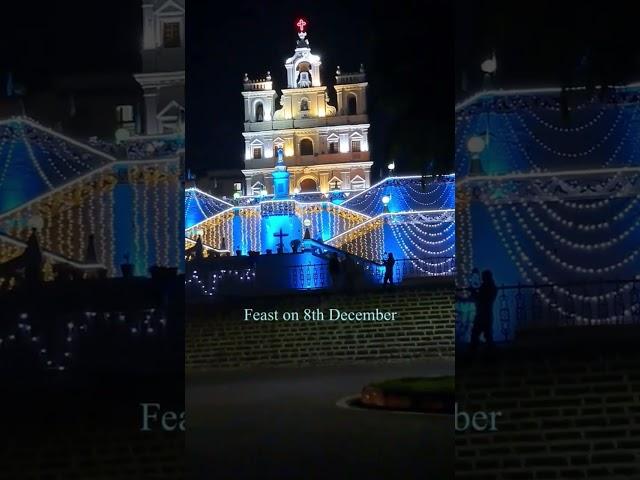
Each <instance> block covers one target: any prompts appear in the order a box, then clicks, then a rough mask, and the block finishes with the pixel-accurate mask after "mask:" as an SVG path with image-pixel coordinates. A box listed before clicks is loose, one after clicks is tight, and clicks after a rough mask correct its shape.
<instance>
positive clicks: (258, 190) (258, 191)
mask: <svg viewBox="0 0 640 480" xmlns="http://www.w3.org/2000/svg"><path fill="white" fill-rule="evenodd" d="M263 190H264V185H263V184H261V183H260V182H256V183H254V184H253V187H251V193H252V194H253V195H262V191H263Z"/></svg>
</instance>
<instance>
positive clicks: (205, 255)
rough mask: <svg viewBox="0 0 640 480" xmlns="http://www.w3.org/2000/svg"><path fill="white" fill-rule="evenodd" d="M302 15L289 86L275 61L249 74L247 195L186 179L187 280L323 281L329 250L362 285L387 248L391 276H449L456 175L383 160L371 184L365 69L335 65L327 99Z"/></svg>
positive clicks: (299, 285) (209, 285)
mask: <svg viewBox="0 0 640 480" xmlns="http://www.w3.org/2000/svg"><path fill="white" fill-rule="evenodd" d="M296 25H297V27H298V32H297V36H298V40H297V44H296V48H295V51H294V54H293V56H291V57H290V58H288V59H287V60H286V61H285V69H286V72H287V88H283V89H282V94H281V95H280V96H278V94H277V93H276V91H275V90H274V86H273V82H272V78H271V76H270V73H269V72H267V75H266V77H265V78H264V79H261V80H250V79H249V78H248V76H247V75H245V78H244V84H243V85H244V89H243V91H242V96H243V99H244V115H245V122H244V132H243V136H244V141H245V160H244V165H245V168H244V169H243V170H242V173H243V174H244V176H245V182H246V184H245V186H244V187H245V188H244V190H245V192H244V193H245V194H244V195H243V192H242V190H243V188H242V187H243V186H242V184H241V183H236V185H235V188H234V190H235V191H234V192H233V196H232V197H231V196H228V197H227V196H225V197H223V198H218V197H216V196H213V195H211V194H209V193H206V192H204V191H202V190H200V189H198V188H196V187H193V188H188V189H187V190H186V194H185V228H186V229H185V246H186V257H187V260H188V261H189V263H188V265H187V269H186V270H187V272H186V275H187V287H188V291H190V292H192V293H194V294H195V295H198V294H200V295H202V294H203V295H215V293H216V292H220V291H221V289H223V288H225V287H223V285H226V286H227V287H226V288H231V290H232V291H233V292H234V293H237V292H247V293H254V294H255V293H257V292H258V291H259V290H260V289H261V288H267V289H271V290H272V289H279V290H282V291H286V290H291V289H293V290H307V289H315V288H326V287H328V286H330V285H331V282H332V281H333V280H332V279H331V278H330V275H329V271H328V263H329V261H330V260H331V259H332V258H334V259H335V258H339V259H342V260H343V261H346V262H347V263H348V262H354V263H355V264H356V265H358V268H359V269H360V270H361V272H362V273H363V275H364V276H365V277H366V279H364V280H363V282H364V283H365V284H376V283H378V284H379V283H382V281H383V278H382V277H383V275H384V267H383V264H382V262H383V261H384V259H386V258H388V257H389V256H390V255H391V256H392V257H393V258H395V259H396V264H395V265H396V267H395V269H396V270H395V273H394V275H395V277H394V278H395V280H396V281H402V280H405V279H406V280H408V279H410V278H415V277H425V276H436V275H444V276H450V275H453V273H454V271H455V235H456V232H455V215H454V197H455V176H454V175H443V176H437V177H433V176H426V175H424V176H420V175H407V176H395V175H394V174H393V173H394V172H393V162H386V163H389V175H388V176H387V177H386V178H383V179H382V180H381V181H379V182H377V183H374V184H371V166H372V164H373V162H372V161H371V159H370V158H369V138H368V133H369V123H368V117H367V108H366V88H367V82H366V78H365V72H364V68H362V67H361V68H360V71H359V72H356V73H342V72H341V71H340V69H339V67H338V71H337V72H336V84H335V90H336V94H337V105H335V106H334V105H331V104H330V102H329V100H328V98H329V95H328V93H327V86H326V85H323V83H322V77H321V70H320V66H321V61H320V57H319V56H317V55H315V54H313V53H312V52H311V47H310V44H309V39H308V38H307V32H306V31H305V26H306V22H305V20H303V19H300V20H298V22H297V24H296ZM425 160H426V159H425ZM229 195H230V193H229ZM193 260H196V261H195V262H192V261H193ZM276 272H281V273H280V274H277V275H276V274H275V273H276ZM230 275H232V276H233V278H231V279H228V278H227V277H229V276H230ZM236 282H241V284H238V285H236ZM242 282H244V283H242ZM247 282H251V284H252V285H251V288H240V287H246V286H247ZM229 285H232V287H229ZM190 287H191V290H189V288H190Z"/></svg>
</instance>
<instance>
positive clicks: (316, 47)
mask: <svg viewBox="0 0 640 480" xmlns="http://www.w3.org/2000/svg"><path fill="white" fill-rule="evenodd" d="M449 3H450V2H447V1H444V0H442V1H430V2H427V3H426V5H427V6H428V12H425V11H424V6H425V2H417V1H416V2H380V3H379V4H378V3H375V2H373V3H372V2H362V1H357V2H354V1H323V2H300V1H277V2H276V1H259V2H248V1H236V2H225V3H218V2H215V3H214V2H199V3H195V2H194V3H191V4H190V5H189V9H188V10H187V23H188V27H187V70H188V75H187V116H188V123H189V133H188V135H187V142H188V145H187V149H188V152H189V154H188V160H187V163H188V168H190V169H191V170H192V171H194V172H196V173H197V172H198V171H201V170H206V169H233V168H236V169H239V168H242V167H243V156H244V142H243V138H242V131H243V121H244V111H243V100H242V96H241V93H240V92H241V91H242V78H243V75H244V73H245V72H247V73H248V74H249V77H250V78H252V79H254V78H264V76H265V75H266V72H267V70H270V71H271V75H272V77H273V81H274V86H275V88H276V90H278V89H280V88H282V87H286V81H285V80H286V76H285V73H286V72H285V68H284V61H285V59H286V58H287V57H289V56H291V55H292V54H293V51H294V49H295V44H296V40H297V36H296V28H295V22H296V19H297V18H299V17H303V18H305V19H306V20H307V22H308V25H307V28H306V30H307V31H308V32H309V34H308V37H307V38H308V39H309V42H310V46H311V50H312V52H314V53H316V54H318V55H320V57H321V60H322V66H321V78H322V82H323V84H328V85H329V86H331V85H333V82H334V75H335V70H336V66H337V65H340V67H341V69H342V71H343V72H346V71H357V70H358V68H359V65H360V63H364V64H365V69H366V71H367V80H368V82H369V87H368V110H369V121H370V123H371V129H370V132H369V141H370V151H371V158H372V160H373V161H374V167H373V170H372V172H373V174H374V175H375V176H377V175H378V172H379V170H380V168H381V167H382V166H384V165H386V164H387V163H388V161H389V160H390V159H392V158H393V159H395V160H396V165H397V170H398V172H416V173H418V172H421V171H423V170H424V169H425V167H426V166H427V165H428V163H429V162H433V163H434V165H436V166H438V167H439V170H438V171H443V172H449V171H451V170H452V166H453V165H452V155H451V154H450V152H451V148H452V147H451V145H452V141H453V108H452V105H453V102H454V92H453V40H452V39H453V31H452V27H453V11H452V9H451V7H450V6H449ZM421 6H422V8H421ZM426 13H428V14H426ZM331 90H332V89H331V88H330V89H329V93H330V98H331V97H332V91H331ZM333 97H335V95H333ZM331 103H332V104H333V105H336V103H335V99H334V100H333V101H332V102H331Z"/></svg>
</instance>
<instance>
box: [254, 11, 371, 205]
mask: <svg viewBox="0 0 640 480" xmlns="http://www.w3.org/2000/svg"><path fill="white" fill-rule="evenodd" d="M297 26H298V30H299V32H298V41H297V45H296V49H295V52H294V54H293V56H291V57H290V58H288V59H287V60H286V62H285V68H286V71H287V88H283V89H282V94H281V95H280V96H279V95H278V94H277V92H276V90H275V89H274V85H273V82H272V79H271V75H270V73H269V72H267V76H266V77H265V78H264V79H260V80H250V79H249V77H248V76H247V75H246V74H245V78H244V91H243V92H242V96H243V98H244V117H245V123H244V133H243V136H244V141H245V158H244V164H245V168H244V170H243V171H242V172H243V174H244V175H245V178H246V187H245V188H246V194H247V195H261V194H264V192H265V191H266V193H267V194H272V193H273V192H274V182H273V172H274V167H275V162H276V158H277V152H278V149H282V151H283V156H284V165H285V166H286V170H287V171H288V173H289V178H288V181H289V190H290V191H291V192H324V193H326V192H328V191H330V190H364V189H366V188H368V187H369V185H370V170H371V165H372V162H371V161H370V160H369V143H368V130H369V123H368V116H367V99H366V87H367V82H366V78H365V72H364V68H363V67H362V66H361V68H360V71H359V72H357V73H343V72H341V71H340V68H339V67H338V70H337V71H336V77H335V78H336V85H335V90H336V93H337V106H333V105H330V104H329V96H328V93H327V86H326V85H323V83H322V79H321V73H320V67H321V61H320V57H319V56H317V55H315V54H313V53H312V52H311V48H310V46H309V40H308V39H307V32H306V31H304V28H305V26H306V22H305V21H304V20H302V19H300V20H299V21H298V23H297ZM276 176H277V175H276Z"/></svg>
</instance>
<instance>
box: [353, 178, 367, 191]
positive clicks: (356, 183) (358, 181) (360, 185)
mask: <svg viewBox="0 0 640 480" xmlns="http://www.w3.org/2000/svg"><path fill="white" fill-rule="evenodd" d="M364 185H365V182H364V179H363V178H362V177H360V176H355V177H354V178H353V179H351V190H364Z"/></svg>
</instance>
